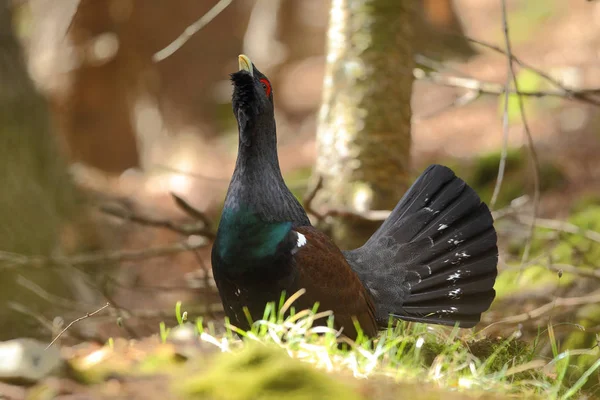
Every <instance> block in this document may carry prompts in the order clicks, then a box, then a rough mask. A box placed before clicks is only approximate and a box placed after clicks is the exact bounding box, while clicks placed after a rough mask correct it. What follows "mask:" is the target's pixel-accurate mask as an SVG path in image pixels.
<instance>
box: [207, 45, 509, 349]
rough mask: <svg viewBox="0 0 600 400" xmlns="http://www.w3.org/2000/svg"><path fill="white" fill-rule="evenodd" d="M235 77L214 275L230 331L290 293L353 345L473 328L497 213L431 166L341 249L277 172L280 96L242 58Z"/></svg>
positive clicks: (482, 302) (488, 273)
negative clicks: (358, 340) (397, 327)
mask: <svg viewBox="0 0 600 400" xmlns="http://www.w3.org/2000/svg"><path fill="white" fill-rule="evenodd" d="M239 66H240V69H239V71H238V72H235V73H233V74H231V81H232V82H233V96H232V103H233V104H232V105H233V112H234V114H235V117H236V119H237V123H238V130H239V148H238V157H237V162H236V166H235V171H234V173H233V176H232V178H231V183H230V185H229V189H228V191H227V196H226V199H225V204H224V208H223V213H222V216H221V221H220V224H219V228H218V232H217V237H216V240H215V242H214V245H213V248H212V268H213V275H214V279H215V281H216V284H217V287H218V289H219V294H220V296H221V299H222V301H223V305H224V309H225V313H226V315H227V316H228V317H229V319H230V321H231V323H232V324H234V325H235V326H237V327H239V328H241V329H249V322H248V319H247V317H246V315H245V313H244V311H243V308H244V307H247V308H248V311H249V313H250V316H251V317H252V319H253V320H258V319H260V318H262V316H263V315H264V309H265V305H266V304H267V303H268V302H277V301H278V300H279V299H280V296H281V293H282V291H285V293H286V294H287V295H288V296H289V295H291V294H293V293H295V292H297V291H298V290H300V289H302V288H304V289H305V290H306V292H305V294H304V295H303V296H301V297H300V298H299V299H298V300H297V301H296V303H294V304H295V307H296V309H303V308H312V307H313V305H314V304H315V302H319V310H320V311H323V310H332V311H333V313H334V321H335V326H336V327H337V328H342V329H343V333H344V334H345V335H346V336H348V337H350V338H355V337H356V335H357V331H356V329H355V324H354V322H355V321H357V322H358V323H359V324H360V327H361V329H362V331H363V332H364V334H366V335H367V336H375V335H376V334H377V331H378V329H379V328H380V327H381V328H384V327H386V326H387V325H388V321H389V318H390V316H392V317H395V318H400V319H404V320H408V321H417V322H425V323H432V324H443V325H455V324H458V325H459V326H460V327H473V326H474V325H475V324H476V323H477V322H479V320H480V316H481V313H482V312H484V311H486V310H487V309H488V308H489V306H490V304H491V303H492V301H493V299H494V296H495V291H494V288H493V286H494V282H495V279H496V275H497V263H498V248H497V244H496V242H497V238H496V231H495V230H494V227H493V219H492V216H491V214H490V211H489V209H488V207H487V206H486V205H485V203H483V202H482V201H481V200H480V198H479V196H478V195H477V194H476V193H475V191H474V190H473V189H472V188H470V187H469V186H468V185H467V184H466V183H465V182H464V181H463V180H461V179H460V178H458V177H457V176H456V175H455V174H454V173H453V172H452V170H450V169H449V168H447V167H444V166H441V165H432V166H430V167H429V168H427V169H426V170H425V171H424V172H423V173H422V174H421V176H420V177H419V178H418V179H417V180H416V181H415V182H414V184H413V185H412V186H411V187H410V188H409V190H408V191H407V192H406V194H405V195H404V197H403V198H402V199H401V200H400V202H399V203H398V204H397V206H396V207H395V208H394V210H393V211H392V212H391V214H390V215H389V217H388V218H387V219H386V220H385V221H384V222H383V224H382V225H381V226H380V227H379V229H378V230H377V231H376V232H375V233H374V234H373V235H372V236H371V238H370V239H369V240H368V241H367V242H366V243H365V244H364V245H363V246H362V247H360V248H357V249H354V250H349V251H341V250H340V249H339V248H338V247H337V246H336V245H335V244H334V243H333V241H332V240H331V239H330V238H328V237H327V236H326V235H325V234H323V233H322V232H320V231H319V230H317V229H316V228H314V227H313V226H312V225H311V223H310V220H309V218H308V216H307V214H306V212H305V210H304V209H303V207H302V205H301V204H300V203H299V202H298V201H297V200H296V198H295V197H294V196H293V195H292V193H291V192H290V190H289V189H288V188H287V186H286V184H285V182H284V180H283V177H282V175H281V171H280V168H279V160H278V156H277V137H276V127H275V117H274V108H273V90H272V88H271V83H270V82H269V80H268V78H267V77H266V76H264V75H263V74H262V73H261V72H260V71H259V70H258V69H257V68H256V66H254V65H253V64H252V62H251V61H250V59H249V58H248V57H246V56H244V55H240V56H239Z"/></svg>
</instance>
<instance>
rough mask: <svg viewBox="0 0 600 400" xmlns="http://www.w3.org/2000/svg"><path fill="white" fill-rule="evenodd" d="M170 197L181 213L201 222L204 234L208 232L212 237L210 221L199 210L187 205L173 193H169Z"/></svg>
mask: <svg viewBox="0 0 600 400" xmlns="http://www.w3.org/2000/svg"><path fill="white" fill-rule="evenodd" d="M171 197H173V200H174V201H175V204H176V205H177V207H179V208H181V210H182V211H183V212H185V213H186V214H188V215H189V216H191V217H193V218H196V219H197V220H199V221H201V222H202V223H203V224H204V232H205V233H206V232H208V233H209V234H210V235H213V233H212V232H211V225H212V223H211V221H210V219H209V218H208V217H207V216H206V215H205V214H204V213H203V212H202V211H200V210H198V209H197V208H194V207H192V205H191V204H190V203H188V202H187V201H185V200H184V199H183V198H181V197H179V196H177V195H176V194H175V193H171Z"/></svg>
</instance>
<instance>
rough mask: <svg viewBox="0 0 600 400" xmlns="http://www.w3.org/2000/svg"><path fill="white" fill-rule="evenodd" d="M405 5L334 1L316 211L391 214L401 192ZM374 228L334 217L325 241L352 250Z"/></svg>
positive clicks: (410, 11)
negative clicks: (384, 211)
mask: <svg viewBox="0 0 600 400" xmlns="http://www.w3.org/2000/svg"><path fill="white" fill-rule="evenodd" d="M414 17H415V9H414V5H413V2H408V1H398V0H352V1H351V0H334V1H333V2H332V8H331V17H330V26H329V32H328V53H327V66H326V71H325V83H324V95H323V96H324V97H323V105H322V107H321V110H320V116H319V127H318V133H317V146H318V157H317V165H316V174H317V175H318V176H321V177H322V178H323V188H322V190H320V191H319V193H317V196H316V197H315V200H314V207H315V208H316V209H344V210H350V211H357V212H364V211H368V210H381V209H392V208H393V207H394V206H395V204H396V203H397V201H398V200H399V199H400V197H401V196H402V194H403V193H404V191H405V190H406V189H407V183H408V182H407V178H408V174H409V163H410V144H411V140H410V118H411V107H410V98H411V89H412V83H413V57H412V55H413V50H412V38H413V36H412V21H413V20H414ZM378 225H379V224H378V223H372V222H367V221H362V220H360V221H357V220H354V219H347V218H335V219H334V220H333V224H332V225H331V232H330V233H331V235H332V237H333V238H334V240H335V241H336V242H337V243H338V244H339V245H340V246H342V248H352V247H358V246H360V245H362V244H363V243H364V241H365V240H366V239H367V238H368V237H369V235H371V234H372V232H373V231H374V230H375V229H376V228H377V226H378Z"/></svg>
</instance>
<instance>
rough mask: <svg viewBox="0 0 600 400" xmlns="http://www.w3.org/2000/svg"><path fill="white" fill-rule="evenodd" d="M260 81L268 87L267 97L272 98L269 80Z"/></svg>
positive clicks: (266, 89) (266, 90)
mask: <svg viewBox="0 0 600 400" xmlns="http://www.w3.org/2000/svg"><path fill="white" fill-rule="evenodd" d="M260 81H261V82H262V83H264V84H265V86H266V88H265V93H267V96H270V95H271V82H269V80H268V79H265V78H263V79H261V80H260Z"/></svg>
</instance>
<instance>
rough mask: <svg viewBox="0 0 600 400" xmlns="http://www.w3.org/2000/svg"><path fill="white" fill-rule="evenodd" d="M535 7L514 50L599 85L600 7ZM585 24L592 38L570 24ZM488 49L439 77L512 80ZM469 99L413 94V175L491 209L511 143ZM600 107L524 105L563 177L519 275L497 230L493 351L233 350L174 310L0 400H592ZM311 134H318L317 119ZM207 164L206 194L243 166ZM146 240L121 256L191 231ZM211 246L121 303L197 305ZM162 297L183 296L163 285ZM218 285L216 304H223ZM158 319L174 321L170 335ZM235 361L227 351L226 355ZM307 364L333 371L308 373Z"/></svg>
mask: <svg viewBox="0 0 600 400" xmlns="http://www.w3.org/2000/svg"><path fill="white" fill-rule="evenodd" d="M456 3H457V5H458V8H459V10H460V12H461V15H462V17H463V20H464V21H467V23H466V24H465V25H466V28H467V33H468V35H469V36H471V37H474V38H478V39H481V40H485V41H489V42H492V43H497V44H499V43H502V40H503V38H502V35H501V32H502V29H501V25H500V17H499V13H498V11H499V10H498V7H497V4H495V3H496V2H482V1H480V0H459V1H457V2H456ZM492 3H493V4H492ZM513 3H514V2H513ZM525 3H526V4H527V5H523V6H522V7H524V10H517V9H515V8H513V12H514V13H515V14H513V17H512V18H513V19H512V20H511V21H512V22H511V28H512V30H511V32H512V33H511V34H512V35H513V38H514V48H513V51H514V53H515V54H517V55H518V56H519V57H521V58H523V59H524V60H525V61H527V62H529V63H531V64H533V65H535V66H536V67H537V68H539V69H540V70H544V71H550V72H551V73H552V75H553V76H555V77H557V78H559V79H560V80H561V81H563V82H566V83H568V84H569V85H570V87H574V88H595V87H599V86H600V62H598V61H599V60H598V57H599V55H598V53H599V52H598V49H599V48H600V25H599V24H598V23H597V22H596V20H597V19H598V17H597V15H600V4H591V3H589V2H585V1H583V0H577V1H575V0H568V1H566V0H565V1H563V0H528V2H522V4H525ZM566 11H568V13H567V12H566ZM579 26H586V28H587V29H585V30H584V29H577V28H578V27H579ZM542 38H543V40H541V39H542ZM480 50H481V51H482V54H481V55H480V56H478V57H475V58H474V59H473V60H471V61H469V62H467V63H462V64H455V65H450V67H449V68H448V66H446V67H445V68H446V69H444V70H443V72H444V73H445V74H447V75H458V76H465V75H466V76H469V77H472V78H475V79H478V80H482V81H487V82H495V83H501V84H503V83H504V81H505V78H506V59H505V58H504V57H503V56H501V55H498V54H495V53H494V52H492V51H489V50H485V49H480ZM518 77H519V82H520V84H521V85H522V86H525V87H526V88H528V89H529V90H548V89H550V88H551V86H548V84H547V83H545V82H544V81H543V80H542V79H540V78H539V77H536V76H535V74H533V75H531V74H525V73H519V74H518ZM464 93H465V90H464V89H460V88H452V87H441V86H439V85H436V84H432V83H430V82H426V81H418V82H416V84H415V88H414V97H413V109H414V118H413V159H414V167H415V171H419V170H422V169H423V168H424V167H425V166H426V165H427V164H429V163H432V162H436V163H447V164H449V165H451V166H452V167H454V168H455V169H456V170H457V171H458V172H459V175H461V176H464V177H465V179H466V180H467V181H468V182H469V183H470V184H473V185H474V186H477V188H478V189H479V190H480V193H481V194H482V197H484V200H486V201H489V199H490V197H491V190H490V189H491V188H493V184H494V181H495V177H496V173H497V165H498V157H499V156H498V155H499V150H500V148H501V146H502V140H503V128H502V121H501V110H502V98H501V97H498V96H492V95H489V96H488V95H482V96H480V97H478V98H477V100H475V101H472V102H469V103H468V104H466V105H463V106H460V107H456V106H452V104H454V102H455V100H456V99H457V98H458V97H460V96H462V95H464ZM599 110H600V109H599V108H598V107H597V106H593V105H589V104H584V103H581V102H578V101H574V100H566V99H556V98H535V99H527V101H526V111H527V117H528V121H529V127H530V129H531V132H532V136H533V140H534V142H535V144H536V148H537V149H538V155H539V157H540V160H541V164H542V165H543V166H544V167H545V168H546V167H547V168H548V169H545V171H556V170H558V173H557V174H555V175H552V174H547V175H544V176H551V177H554V178H552V179H550V181H548V183H547V186H546V187H544V190H543V191H542V197H541V204H540V208H539V210H538V211H539V214H540V215H541V216H542V217H543V218H544V219H543V220H542V222H543V223H542V226H539V227H538V228H537V229H536V237H535V239H534V240H533V241H532V242H531V253H530V257H529V259H528V260H525V262H522V258H521V257H522V254H523V244H524V243H526V241H527V239H526V237H527V233H528V222H527V221H528V219H527V217H528V216H529V215H530V213H531V210H530V208H527V207H529V206H527V205H526V206H525V207H524V209H523V211H522V212H521V211H519V212H520V214H519V213H517V214H518V215H517V217H514V218H511V217H510V215H509V216H508V217H506V218H504V217H503V218H499V223H498V231H499V234H500V239H501V244H502V246H503V251H502V257H501V263H500V268H501V271H502V276H501V277H500V278H499V283H498V285H497V287H498V301H497V302H496V304H495V305H494V307H493V308H492V310H491V311H490V312H488V313H486V314H485V315H484V321H483V322H482V324H481V326H482V327H487V326H488V325H490V324H492V326H491V327H490V328H489V329H486V330H485V332H484V333H485V336H487V337H491V338H494V340H492V341H490V339H483V335H475V334H473V333H471V332H470V331H469V332H466V333H464V332H461V333H457V332H455V331H453V330H452V329H446V328H436V327H433V328H429V329H428V328H426V327H424V326H421V325H408V324H402V325H401V327H400V328H398V330H397V331H396V332H394V333H393V335H392V334H389V336H390V337H391V338H386V336H388V334H384V335H383V337H384V339H381V340H380V342H379V343H380V344H379V343H378V344H376V345H375V347H374V349H370V348H368V346H367V345H366V344H364V343H359V345H358V346H357V347H354V348H352V349H350V350H341V349H338V348H337V346H335V344H334V340H333V339H332V335H331V334H330V335H326V336H325V337H319V338H318V337H316V336H314V335H312V334H310V331H309V328H308V326H309V325H307V324H304V325H303V324H302V323H299V322H296V323H295V324H289V323H288V324H286V323H283V321H279V324H272V326H271V325H270V328H269V329H266V330H263V331H260V332H255V337H254V338H250V339H247V340H246V341H245V342H241V341H239V340H238V339H235V338H233V337H232V335H230V334H228V333H227V332H223V331H222V329H218V328H217V332H216V333H215V332H212V331H211V330H210V329H208V328H205V327H202V328H198V326H196V325H193V326H192V327H190V326H188V325H185V326H184V328H177V329H174V331H171V335H168V334H167V328H165V326H171V327H172V328H176V327H177V326H178V325H179V324H178V323H177V322H176V321H175V319H176V318H175V314H176V313H174V312H171V311H167V314H168V318H167V317H155V318H153V319H150V320H144V321H137V320H136V321H133V319H132V320H130V321H126V322H125V324H126V325H128V329H130V330H134V331H136V332H137V334H138V335H139V336H140V337H141V338H140V339H136V340H132V341H129V340H125V339H116V338H117V337H119V336H123V335H124V331H123V329H122V327H121V325H120V323H119V324H117V323H115V317H114V315H111V316H110V317H106V318H104V319H101V318H99V319H97V320H95V321H99V322H98V324H99V325H100V328H101V329H102V330H103V332H104V334H103V335H102V338H103V340H102V341H101V342H99V343H92V342H86V343H82V344H79V345H73V346H72V345H71V343H70V342H65V344H64V345H63V346H61V347H60V356H61V358H62V359H63V360H64V363H63V364H62V365H63V366H62V372H61V373H60V374H55V375H54V376H52V377H50V378H45V379H43V380H41V381H39V382H37V383H36V384H34V385H32V386H27V385H21V384H17V383H15V382H8V383H0V399H14V400H17V399H18V400H21V399H51V398H59V399H63V400H67V399H80V400H84V399H171V398H181V399H186V398H202V399H211V398H212V399H215V400H216V399H231V400H245V399H253V400H254V399H281V398H285V399H292V400H293V399H304V398H314V399H319V398H323V399H331V398H346V399H348V400H351V399H383V400H385V399H387V398H389V399H392V398H406V399H424V400H425V399H438V398H444V399H447V400H453V399H463V398H464V399H467V398H480V399H495V398H523V397H531V398H536V396H539V397H540V398H549V399H553V398H560V399H565V400H566V399H568V398H576V397H577V396H581V393H580V392H578V391H577V389H579V388H580V386H584V383H585V380H587V378H589V383H587V384H586V385H585V390H586V392H585V393H593V391H594V390H597V389H598V382H599V381H600V373H599V372H598V371H600V370H599V369H598V363H597V360H598V357H599V356H600V352H599V350H598V346H597V340H598V337H597V336H596V335H597V333H598V332H600V328H599V327H600V310H599V308H600V306H598V304H597V303H598V302H597V301H596V302H595V303H594V302H593V301H592V300H590V299H593V297H590V296H592V295H594V294H597V292H598V288H599V286H598V282H599V280H598V277H599V276H600V275H599V274H598V269H597V268H600V266H599V265H598V260H599V259H600V244H599V243H600V242H599V241H598V240H597V236H594V235H593V234H590V232H592V233H596V234H598V232H600V163H599V160H598V154H600V134H599V132H600V123H599V121H600V119H599V117H600V112H599ZM509 111H510V117H511V124H510V127H509V135H510V138H509V144H510V155H511V158H509V166H510V170H509V173H508V174H507V180H506V183H505V186H504V189H503V192H502V193H503V198H502V199H501V201H500V203H499V204H498V207H497V208H496V211H507V210H508V211H511V207H510V204H511V201H512V200H513V199H515V198H518V197H520V196H522V195H528V196H529V200H531V197H532V194H533V191H532V189H531V188H532V175H531V172H530V164H529V162H528V160H529V157H528V155H527V154H528V150H527V147H526V146H525V143H526V139H525V135H524V131H523V126H522V124H521V123H520V115H519V113H518V112H516V111H515V108H514V102H513V103H511V108H510V110H509ZM303 124H304V125H307V126H313V127H314V120H313V121H308V122H306V121H305V122H303ZM296 128H298V127H297V126H294V125H293V124H292V125H290V126H289V127H288V128H287V129H286V128H285V127H283V128H282V129H280V134H281V140H280V142H281V161H282V168H283V170H284V173H285V175H286V178H287V179H288V183H290V185H294V186H298V187H299V190H298V192H299V193H302V192H303V191H304V190H305V189H306V186H307V176H308V174H309V173H310V170H309V169H310V167H311V166H312V165H313V162H314V159H315V156H316V154H315V150H314V147H315V146H314V144H315V142H314V129H304V130H303V131H302V132H303V133H301V134H298V135H297V134H296ZM475 154H477V156H473V155H475ZM481 154H483V155H481ZM490 165H491V166H492V167H490ZM205 167H206V166H202V165H199V166H198V170H202V171H204V170H211V171H216V170H218V171H220V177H219V178H218V179H214V180H211V181H210V183H209V184H207V185H205V186H204V189H205V190H204V191H203V192H202V193H206V192H210V196H212V197H214V198H220V197H222V195H223V194H224V191H225V190H226V187H227V179H226V178H223V179H220V178H221V177H225V176H228V173H229V172H230V169H231V168H233V157H232V158H231V159H229V160H228V161H226V162H222V163H215V165H213V166H211V167H210V168H205ZM307 170H308V172H307ZM298 171H301V172H300V173H298ZM134 180H135V179H133V178H131V177H122V179H121V180H120V183H119V185H121V186H122V187H121V188H119V189H118V190H117V191H118V192H119V193H120V194H123V193H125V194H127V195H131V194H132V193H133V192H135V191H136V190H138V189H140V188H141V187H142V186H143V185H141V184H138V183H133V184H132V182H133V181H134ZM137 195H138V196H137V197H138V198H137V200H138V201H139V202H140V203H141V204H142V205H143V206H142V207H141V209H142V210H152V211H153V212H159V213H164V216H165V218H171V219H172V220H173V221H176V222H178V221H184V220H185V219H184V217H183V216H182V213H181V212H180V211H178V210H177V208H176V207H175V206H174V205H173V204H172V202H171V199H170V198H169V197H168V196H167V195H165V194H164V193H162V194H160V195H158V196H157V195H156V194H155V193H151V194H148V193H143V191H140V192H139V193H137ZM212 197H211V198H212ZM192 200H193V197H192ZM528 204H530V203H528ZM517 208H518V207H517ZM509 214H510V213H509ZM544 224H545V225H544ZM573 227H574V228H573ZM151 229H152V228H148V227H131V226H128V227H127V228H126V229H124V231H125V234H124V235H125V238H124V239H123V241H122V242H123V243H124V244H122V247H123V248H125V249H129V248H145V247H150V246H153V245H157V244H164V243H166V242H173V241H176V240H178V239H180V236H181V235H179V234H177V233H174V232H170V231H168V230H160V231H153V233H151V234H148V232H149V230H151ZM590 237H591V239H590ZM209 251H210V250H209V248H208V247H207V248H203V249H200V250H198V251H197V252H196V254H194V253H191V252H188V253H183V254H180V255H177V256H170V257H158V258H155V259H152V260H146V261H144V262H143V263H136V262H129V263H123V270H126V272H124V273H123V274H122V276H121V277H120V279H121V282H124V288H122V290H119V291H117V294H116V295H115V300H116V302H117V303H120V304H121V303H122V304H125V305H126V306H127V307H128V308H131V309H151V310H155V309H156V310H159V309H161V310H164V309H166V310H170V309H172V307H173V304H175V303H176V302H177V301H180V300H182V301H183V302H184V304H191V303H193V300H194V299H195V298H196V297H197V292H198V290H195V291H192V292H190V291H189V290H188V289H189V288H188V286H187V285H188V283H189V280H196V281H201V280H202V279H204V275H202V274H200V275H202V276H197V277H193V279H192V278H189V275H190V274H192V273H195V272H194V271H195V270H196V269H197V268H198V266H197V265H198V260H199V259H200V260H202V259H204V260H207V259H209V256H210V254H209ZM548 260H551V261H548ZM559 271H560V272H559ZM581 271H583V272H581ZM186 274H188V275H186ZM184 276H185V277H186V278H182V277H184ZM129 284H130V285H131V286H132V287H135V288H139V287H143V288H144V290H136V291H134V292H130V291H128V290H127V288H126V286H127V285H129ZM168 287H170V288H182V289H181V290H165V289H161V288H168ZM157 288H158V289H157ZM212 289H213V291H212V292H211V294H209V295H207V296H208V297H207V298H206V301H205V303H206V304H209V303H210V304H212V303H214V304H217V303H218V302H219V300H218V297H217V295H216V292H215V291H214V288H212ZM149 294H151V296H150V297H152V298H151V299H150V300H151V301H150V300H149ZM573 299H576V300H577V301H574V300H573ZM547 305H550V307H546V306H547ZM543 307H546V308H544V309H541V308H543ZM184 309H185V308H184ZM90 311H93V309H90ZM188 312H189V314H190V319H192V318H195V317H196V316H198V315H200V314H201V313H196V312H193V311H192V309H191V308H190V309H189V310H188ZM511 318H512V320H511ZM507 319H508V320H507ZM90 320H94V318H90ZM161 320H165V322H166V325H162V326H163V328H162V332H161V328H160V325H159V322H160V321H161ZM499 321H500V322H499ZM502 321H504V322H502ZM94 323H95V322H94ZM200 325H201V324H200ZM221 325H222V324H221ZM205 329H206V330H205ZM251 336H252V335H251ZM497 337H502V338H504V339H498V340H496V339H495V338H497ZM107 338H108V339H107ZM113 338H115V339H113ZM282 338H285V340H282ZM505 338H511V339H505ZM512 338H514V340H513V339H512ZM481 340H483V341H481ZM478 341H479V342H478ZM254 342H257V343H259V344H261V345H256V343H254ZM242 343H246V344H245V345H243V344H242ZM476 343H479V344H476ZM262 344H264V345H265V346H262ZM57 345H58V346H60V345H61V343H60V341H59V342H58V344H57ZM229 352H231V353H233V355H228V356H222V355H221V353H229ZM286 353H287V354H286ZM289 355H291V356H293V358H290V357H288V356H289ZM298 360H301V361H298ZM311 365H312V366H316V367H317V368H318V369H320V370H324V371H328V372H330V374H321V373H318V374H316V373H315V370H314V369H313V368H312V366H311ZM273 371H274V372H273ZM586 373H589V375H588V376H586ZM365 377H369V379H364V378H365ZM583 378H586V379H585V380H584V379H583ZM571 389H573V390H571ZM258 393H260V395H259V394H258ZM284 393H285V394H284ZM596 393H597V392H596ZM307 396H310V397H307ZM590 397H591V395H590Z"/></svg>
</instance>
